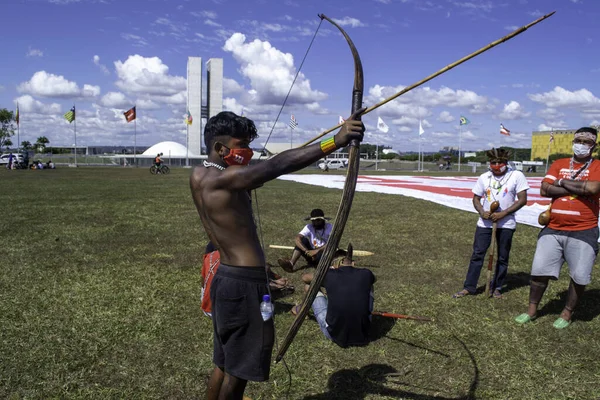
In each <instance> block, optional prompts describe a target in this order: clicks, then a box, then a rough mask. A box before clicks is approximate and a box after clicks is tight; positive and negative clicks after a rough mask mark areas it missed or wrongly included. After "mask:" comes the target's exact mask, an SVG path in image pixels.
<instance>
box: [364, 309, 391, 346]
mask: <svg viewBox="0 0 600 400" xmlns="http://www.w3.org/2000/svg"><path fill="white" fill-rule="evenodd" d="M395 324H396V320H395V319H393V318H387V317H382V316H380V315H373V318H372V319H371V328H370V330H369V339H370V341H371V342H375V341H377V340H379V339H381V338H382V337H385V335H387V333H388V332H389V331H391V330H392V328H393V327H394V325H395Z"/></svg>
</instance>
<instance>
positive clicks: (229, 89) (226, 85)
mask: <svg viewBox="0 0 600 400" xmlns="http://www.w3.org/2000/svg"><path fill="white" fill-rule="evenodd" d="M243 91H244V87H243V86H242V85H240V84H239V83H237V81H235V79H230V78H223V94H224V95H228V94H239V93H242V92H243Z"/></svg>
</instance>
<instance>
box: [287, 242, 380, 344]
mask: <svg viewBox="0 0 600 400" xmlns="http://www.w3.org/2000/svg"><path fill="white" fill-rule="evenodd" d="M312 280H313V273H305V274H303V275H302V281H303V282H304V283H305V286H304V291H305V292H308V288H309V284H310V282H311V281H312ZM375 280H376V279H375V275H373V273H372V272H371V271H370V270H368V269H365V268H356V267H355V266H354V261H353V260H352V245H351V244H350V245H349V246H348V251H347V252H346V255H345V256H343V257H342V258H340V259H338V260H337V262H336V263H334V266H332V267H331V268H330V269H329V271H327V275H326V276H325V280H324V281H323V288H324V289H325V290H326V292H327V295H325V294H323V292H321V291H320V292H318V293H317V297H316V298H315V300H314V302H313V304H312V309H313V312H314V315H315V319H316V320H317V322H318V323H319V327H320V328H321V332H323V335H325V337H326V338H327V339H329V340H331V341H333V342H334V343H335V344H337V345H338V346H340V347H349V346H364V345H367V344H368V343H369V329H370V327H371V313H372V312H373V284H374V283H375ZM299 310H300V306H294V307H293V308H292V314H297V313H298V311H299Z"/></svg>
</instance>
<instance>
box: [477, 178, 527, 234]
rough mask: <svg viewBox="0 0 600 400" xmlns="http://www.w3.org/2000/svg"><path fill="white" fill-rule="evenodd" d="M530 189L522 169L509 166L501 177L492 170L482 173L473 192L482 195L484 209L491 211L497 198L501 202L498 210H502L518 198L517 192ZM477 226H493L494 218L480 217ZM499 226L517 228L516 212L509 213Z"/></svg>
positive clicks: (499, 222)
mask: <svg viewBox="0 0 600 400" xmlns="http://www.w3.org/2000/svg"><path fill="white" fill-rule="evenodd" d="M528 189H529V185H528V184H527V178H525V175H523V173H522V172H521V171H517V170H514V169H511V168H509V169H508V171H507V172H506V174H504V175H502V176H501V177H497V176H495V175H494V174H492V172H491V171H488V172H486V173H484V174H481V175H480V176H479V179H477V183H476V184H475V187H474V188H473V190H472V192H473V194H475V195H477V196H481V204H482V205H483V210H484V211H490V204H491V203H492V202H494V201H496V200H497V201H498V202H499V203H500V207H498V210H497V211H502V210H506V209H507V208H508V207H510V206H511V205H513V203H514V202H515V201H516V200H517V193H519V192H522V191H523V190H528ZM477 226H479V227H481V228H491V227H492V220H491V219H486V220H484V219H483V218H481V217H479V221H477ZM498 228H507V229H516V228H517V221H516V220H515V214H514V213H512V214H508V215H507V216H506V217H504V218H502V219H501V220H500V221H498Z"/></svg>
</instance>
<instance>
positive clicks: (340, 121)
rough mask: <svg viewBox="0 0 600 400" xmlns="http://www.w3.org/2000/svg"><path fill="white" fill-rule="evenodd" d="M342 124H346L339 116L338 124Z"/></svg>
mask: <svg viewBox="0 0 600 400" xmlns="http://www.w3.org/2000/svg"><path fill="white" fill-rule="evenodd" d="M344 122H346V120H345V119H344V118H342V116H341V115H340V119H339V120H338V124H343V123H344Z"/></svg>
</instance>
